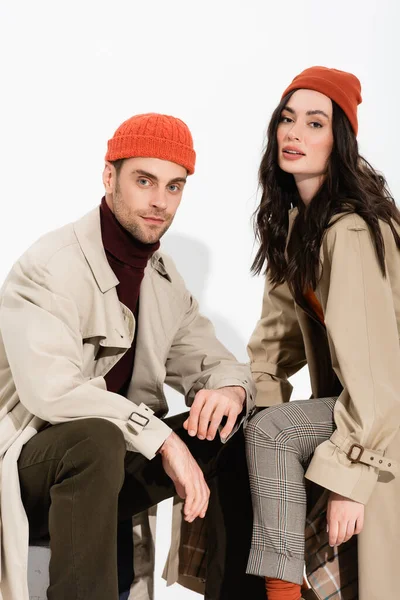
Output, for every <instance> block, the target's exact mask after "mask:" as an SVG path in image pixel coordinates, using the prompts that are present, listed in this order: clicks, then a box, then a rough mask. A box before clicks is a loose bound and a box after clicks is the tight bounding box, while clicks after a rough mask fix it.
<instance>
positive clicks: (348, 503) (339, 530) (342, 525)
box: [327, 492, 364, 546]
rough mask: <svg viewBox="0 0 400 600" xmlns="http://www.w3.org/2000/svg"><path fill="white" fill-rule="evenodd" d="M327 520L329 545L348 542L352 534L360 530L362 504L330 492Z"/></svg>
mask: <svg viewBox="0 0 400 600" xmlns="http://www.w3.org/2000/svg"><path fill="white" fill-rule="evenodd" d="M327 521H328V527H327V530H328V532H329V545H330V546H339V545H340V544H343V542H348V541H349V539H350V538H351V537H352V536H353V535H354V534H358V533H360V532H361V531H362V528H363V526H364V505H363V504H360V503H359V502H355V501H354V500H350V499H349V498H345V497H344V496H340V495H339V494H336V493H335V492H331V493H330V495H329V500H328V510H327Z"/></svg>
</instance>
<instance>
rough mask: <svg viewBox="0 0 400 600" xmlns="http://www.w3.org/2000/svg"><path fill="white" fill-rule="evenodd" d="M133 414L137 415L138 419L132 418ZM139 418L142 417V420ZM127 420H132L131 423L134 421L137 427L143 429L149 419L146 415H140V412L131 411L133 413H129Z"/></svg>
mask: <svg viewBox="0 0 400 600" xmlns="http://www.w3.org/2000/svg"><path fill="white" fill-rule="evenodd" d="M133 415H136V416H137V417H139V421H137V420H136V419H134V417H133ZM140 419H143V421H140ZM129 421H132V422H133V423H135V424H136V425H139V427H142V428H143V429H144V428H145V427H146V425H148V424H149V423H150V419H149V418H148V417H145V415H141V414H140V413H138V412H136V411H133V413H132V414H131V415H130V417H129Z"/></svg>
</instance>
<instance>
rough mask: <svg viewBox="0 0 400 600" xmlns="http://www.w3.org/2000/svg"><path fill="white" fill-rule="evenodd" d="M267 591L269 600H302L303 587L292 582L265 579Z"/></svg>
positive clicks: (271, 578) (270, 578)
mask: <svg viewBox="0 0 400 600" xmlns="http://www.w3.org/2000/svg"><path fill="white" fill-rule="evenodd" d="M265 589H266V591H267V598H268V600H300V599H301V586H300V585H298V584H297V583H290V581H282V580H281V579H274V578H273V577H266V578H265Z"/></svg>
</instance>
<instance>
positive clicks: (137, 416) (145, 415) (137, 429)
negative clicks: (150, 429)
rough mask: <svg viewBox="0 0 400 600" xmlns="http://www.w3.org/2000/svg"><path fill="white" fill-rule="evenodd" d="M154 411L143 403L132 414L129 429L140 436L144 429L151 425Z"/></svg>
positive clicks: (129, 419)
mask: <svg viewBox="0 0 400 600" xmlns="http://www.w3.org/2000/svg"><path fill="white" fill-rule="evenodd" d="M153 414H154V411H152V410H151V408H149V407H148V406H146V405H145V404H143V402H142V403H141V404H140V405H139V406H138V407H137V408H136V410H134V411H133V412H132V414H131V415H130V416H129V418H128V427H129V429H130V430H131V431H133V433H135V434H136V435H139V434H140V433H141V432H142V431H143V429H144V428H145V427H146V426H147V425H148V424H149V423H150V419H151V416H152V415H153Z"/></svg>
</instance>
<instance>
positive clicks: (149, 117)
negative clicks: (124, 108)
mask: <svg viewBox="0 0 400 600" xmlns="http://www.w3.org/2000/svg"><path fill="white" fill-rule="evenodd" d="M139 156H140V157H142V156H143V157H147V158H161V159H162V160H170V161H171V162H174V163H177V164H178V165H182V167H185V169H187V171H188V173H189V175H192V174H193V173H194V166H195V162H196V153H195V151H194V149H193V139H192V136H191V133H190V131H189V128H188V126H187V125H186V124H185V123H184V122H183V121H181V120H180V119H176V118H175V117H170V116H168V115H160V114H157V113H148V114H145V115H135V116H134V117H131V118H130V119H128V120H127V121H124V123H122V125H120V126H119V127H118V129H117V131H116V132H115V133H114V135H113V137H112V138H111V139H110V140H108V148H107V154H106V157H105V158H106V160H109V161H114V160H118V159H120V158H133V157H139Z"/></svg>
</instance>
